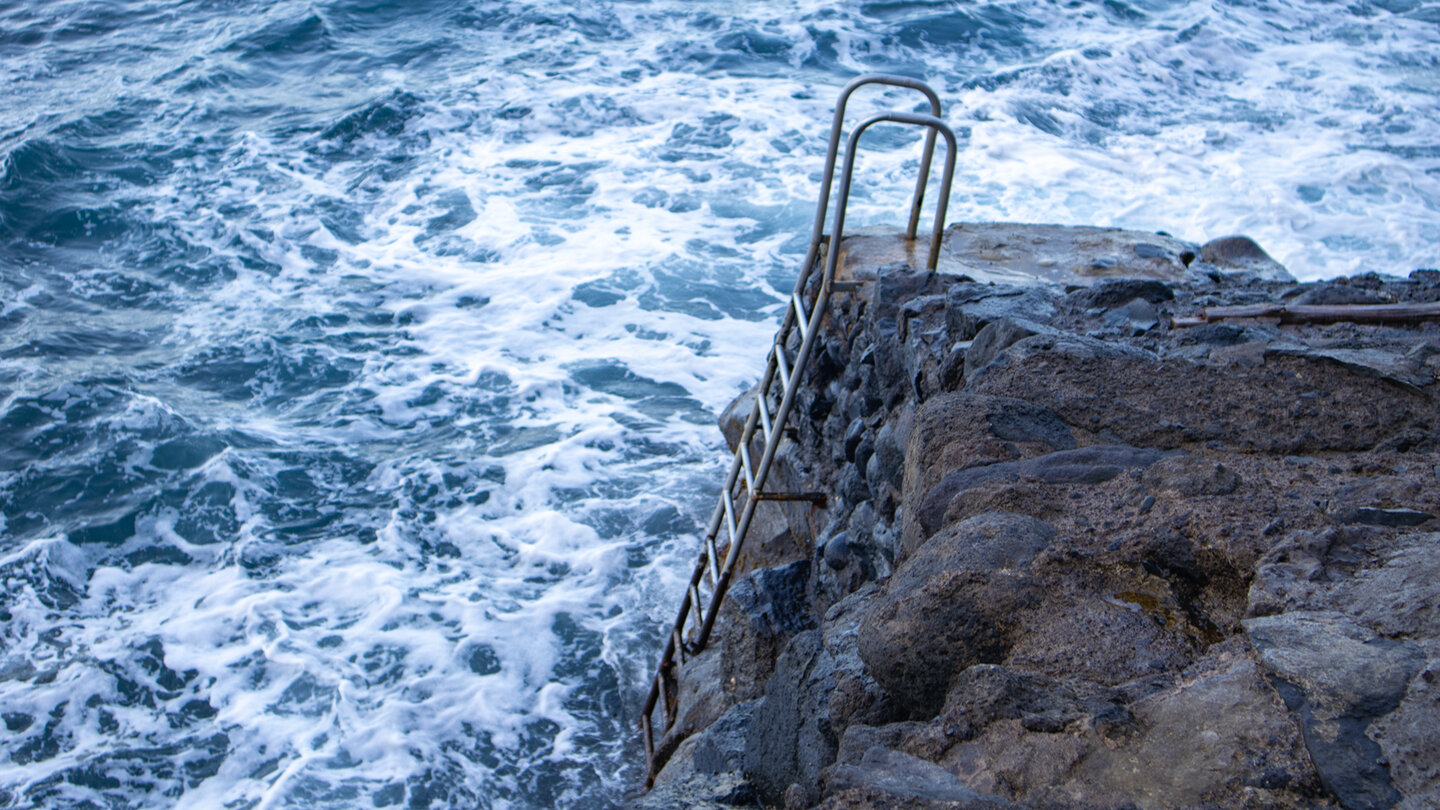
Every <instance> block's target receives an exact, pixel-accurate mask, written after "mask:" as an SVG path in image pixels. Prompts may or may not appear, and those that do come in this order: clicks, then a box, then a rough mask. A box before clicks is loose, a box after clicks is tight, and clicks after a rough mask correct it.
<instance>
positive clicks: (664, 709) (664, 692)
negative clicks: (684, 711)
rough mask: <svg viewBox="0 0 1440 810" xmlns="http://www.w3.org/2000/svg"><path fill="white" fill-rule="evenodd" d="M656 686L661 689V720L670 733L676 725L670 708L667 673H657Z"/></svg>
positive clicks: (661, 671) (662, 671)
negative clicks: (671, 728)
mask: <svg viewBox="0 0 1440 810" xmlns="http://www.w3.org/2000/svg"><path fill="white" fill-rule="evenodd" d="M655 684H656V685H657V686H659V687H660V719H661V721H662V722H663V723H664V724H665V730H666V731H669V730H670V726H672V725H674V723H675V717H674V715H673V712H672V710H671V708H670V690H669V688H667V686H666V683H665V671H664V670H660V671H659V672H656V673H655Z"/></svg>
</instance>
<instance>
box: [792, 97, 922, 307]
mask: <svg viewBox="0 0 1440 810" xmlns="http://www.w3.org/2000/svg"><path fill="white" fill-rule="evenodd" d="M867 84H885V85H890V86H892V87H903V88H907V89H910V90H916V91H919V92H920V93H922V94H924V96H925V98H926V99H927V100H928V101H929V102H930V114H931V115H932V116H934V117H935V118H939V117H940V99H939V97H938V96H936V95H935V91H934V90H932V89H930V86H929V85H927V84H925V83H924V82H922V81H920V80H919V79H912V78H910V77H909V76H897V75H894V74H890V73H867V74H865V75H864V76H858V77H856V78H854V79H851V80H850V83H849V84H847V85H845V87H844V89H842V90H841V91H840V100H839V101H838V102H836V105H835V116H834V119H833V120H832V121H831V123H830V142H829V145H828V146H827V147H826V151H825V169H824V171H822V172H821V173H820V201H819V202H818V203H817V204H816V206H815V224H814V226H813V227H812V229H811V232H810V248H809V249H808V250H807V251H806V253H805V262H804V264H801V265H800V276H799V277H798V278H797V279H796V280H795V292H797V293H800V292H803V291H804V289H805V284H806V282H807V281H809V278H810V270H811V268H812V267H813V266H814V265H815V260H816V259H817V258H818V257H819V255H820V241H821V239H822V238H824V236H825V216H826V214H828V213H829V205H830V186H831V184H832V182H833V181H834V179H835V161H836V158H837V156H838V154H839V151H840V133H841V131H842V130H843V129H844V126H845V107H846V105H847V104H848V103H849V101H850V96H851V94H852V93H854V92H855V91H856V90H858V89H860V88H861V87H864V86H865V85H867ZM852 137H853V135H852ZM934 151H935V133H934V131H933V130H932V131H931V132H930V134H929V136H928V137H927V138H926V139H925V151H924V153H923V155H922V156H921V158H920V179H919V180H918V181H916V184H915V198H914V200H913V201H912V202H911V205H910V223H909V228H908V230H907V233H908V234H909V237H910V238H911V239H914V238H915V232H916V228H917V226H918V225H919V222H920V206H921V202H922V201H923V200H924V197H925V184H926V182H927V178H928V177H929V175H930V160H931V156H932V155H933V154H934ZM832 240H833V241H834V242H835V244H836V247H837V249H838V245H839V240H838V239H834V238H833V237H832ZM811 317H814V316H811Z"/></svg>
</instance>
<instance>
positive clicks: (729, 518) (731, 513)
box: [720, 492, 735, 543]
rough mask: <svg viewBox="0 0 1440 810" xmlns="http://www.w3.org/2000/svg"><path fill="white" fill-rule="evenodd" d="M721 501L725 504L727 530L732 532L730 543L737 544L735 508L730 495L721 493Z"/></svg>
mask: <svg viewBox="0 0 1440 810" xmlns="http://www.w3.org/2000/svg"><path fill="white" fill-rule="evenodd" d="M720 501H721V503H723V504H725V528H727V529H729V530H730V542H732V543H733V542H735V506H734V505H733V504H732V503H731V502H730V493H729V492H722V493H720Z"/></svg>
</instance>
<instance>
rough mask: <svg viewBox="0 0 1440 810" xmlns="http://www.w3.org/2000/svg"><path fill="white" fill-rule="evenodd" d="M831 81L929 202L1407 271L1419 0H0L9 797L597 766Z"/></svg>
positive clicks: (352, 790)
mask: <svg viewBox="0 0 1440 810" xmlns="http://www.w3.org/2000/svg"><path fill="white" fill-rule="evenodd" d="M870 71H886V72H893V73H902V74H906V75H910V76H915V77H918V78H921V79H923V80H925V81H927V82H930V83H931V84H932V85H933V86H934V87H935V88H936V89H937V90H938V91H939V93H940V96H941V99H942V101H943V102H944V103H945V118H946V120H947V121H949V122H950V123H951V125H952V126H954V127H955V129H956V132H957V133H958V135H959V136H960V143H961V147H960V154H959V168H958V173H957V178H956V182H955V190H954V193H953V196H952V199H951V207H950V211H951V219H952V220H953V221H961V220H1012V221H1032V222H1058V223H1066V224H1087V225H1115V226H1125V227H1130V228H1138V229H1155V230H1158V229H1163V230H1166V231H1169V232H1170V233H1172V234H1174V235H1175V236H1177V237H1180V238H1184V239H1190V240H1195V241H1201V240H1205V239H1208V238H1212V237H1218V236H1222V235H1227V234H1232V233H1246V234H1249V235H1251V236H1253V237H1255V238H1256V239H1257V240H1258V241H1259V242H1260V243H1261V244H1262V245H1263V246H1264V247H1265V248H1267V249H1268V250H1269V251H1270V253H1271V254H1272V255H1273V256H1275V258H1277V259H1279V260H1280V261H1281V262H1283V263H1285V264H1286V265H1287V266H1288V267H1289V268H1290V269H1291V271H1292V272H1294V273H1295V274H1297V275H1298V276H1300V277H1302V278H1318V277H1325V276H1331V275H1336V274H1340V273H1351V272H1365V271H1376V272H1381V273H1395V274H1405V273H1408V272H1409V271H1411V270H1413V269H1415V268H1417V267H1434V266H1436V265H1437V264H1440V257H1437V246H1440V216H1437V213H1440V211H1437V209H1440V139H1437V136H1436V133H1437V131H1440V103H1437V98H1440V6H1437V5H1435V4H1432V3H1424V2H1419V0H1373V1H1368V0H1359V1H1358V2H1356V3H1353V4H1349V5H1343V4H1337V3H1309V2H1287V1H1286V0H1261V1H1259V2H1254V1H1252V0H1228V1H1222V0H1217V1H1216V2H1195V3H1187V2H1171V1H1170V0H1135V1H1134V2H1122V1H1121V0H1105V2H1068V3H1055V2H1041V1H1040V0H1014V1H1012V2H999V3H960V2H927V1H923V0H917V1H916V2H846V3H829V2H817V1H816V0H790V1H789V2H769V3H747V4H729V3H712V2H689V1H683V2H682V0H629V1H627V2H593V1H587V2H580V1H579V0H549V2H544V3H540V2H521V1H520V0H433V1H432V2H413V3H412V2H405V3H401V2H393V0H392V1H391V2H386V0H313V1H311V2H300V1H299V0H277V1H276V2H265V3H259V2H253V1H252V0H208V1H202V2H186V3H180V2H173V0H167V1H165V2H160V1H158V0H135V1H133V2H132V1H130V0H115V1H113V2H77V1H75V0H56V1H54V2H44V3H38V2H13V0H12V1H10V2H0V87H3V88H4V89H3V93H0V583H3V587H0V626H3V629H0V717H3V723H4V729H3V730H0V807H4V808H11V807H15V808H19V807H55V808H61V807H63V808H72V807H74V808H80V807H84V808H102V807H103V808H121V807H125V808H133V807H190V808H282V807H304V808H352V807H410V808H425V807H480V808H504V807H516V808H540V807H609V806H614V805H616V804H618V803H619V802H621V801H622V800H623V799H624V797H625V796H626V795H627V792H630V791H634V790H635V789H636V788H637V786H638V783H639V781H640V779H641V774H642V772H643V765H642V755H641V749H640V745H639V742H638V737H637V735H636V734H635V727H636V722H637V720H638V716H637V712H638V706H639V702H640V701H641V700H642V699H643V696H644V686H645V684H646V682H647V679H648V676H649V673H650V671H651V670H650V668H651V667H652V666H653V665H654V662H655V658H656V656H657V654H658V650H659V645H660V638H661V624H662V623H663V622H666V621H668V620H669V619H670V618H671V617H672V616H673V611H674V609H675V607H676V605H677V598H678V594H679V590H680V587H681V583H682V581H683V578H684V577H685V576H687V575H688V567H689V565H690V564H691V562H692V561H693V559H694V555H695V554H696V550H697V548H698V538H697V534H698V532H699V531H701V528H702V524H704V523H705V522H706V520H707V519H708V515H709V510H710V508H711V505H712V501H711V498H713V495H714V493H715V492H716V489H717V486H718V479H719V477H720V475H721V473H722V472H723V465H724V460H723V458H722V447H721V441H720V437H719V434H718V432H717V431H716V429H715V427H714V421H715V416H716V413H717V412H718V411H719V410H720V409H721V408H723V407H724V405H725V404H726V403H727V402H728V401H729V400H730V399H731V398H732V397H733V396H734V395H735V394H737V393H739V392H740V391H742V390H743V389H744V388H745V387H746V386H748V385H750V384H753V382H754V381H755V380H756V378H757V376H758V374H759V372H760V371H761V363H762V362H763V359H764V349H765V346H766V343H767V341H768V340H769V339H770V336H771V334H772V330H773V329H774V327H775V325H776V321H777V318H778V316H779V314H780V313H781V311H782V310H781V303H780V302H781V296H782V295H783V294H785V293H786V292H787V291H788V290H789V288H790V285H791V284H792V283H793V278H794V274H795V273H796V271H797V263H798V261H799V260H800V258H801V256H802V255H803V253H804V250H805V246H806V238H807V235H808V231H809V226H810V217H811V212H812V210H813V206H814V203H815V195H816V190H817V188H818V181H819V175H818V173H819V170H820V168H821V165H822V162H823V150H824V146H825V137H826V134H827V132H828V121H829V116H830V113H831V105H832V104H833V101H834V98H835V95H836V92H837V91H838V89H839V88H840V87H841V86H842V85H843V84H844V83H845V82H846V81H848V80H849V79H850V78H852V77H854V76H856V75H858V74H861V73H864V72H870ZM916 101H917V97H916V96H915V95H914V94H913V93H907V92H899V91H896V92H888V93H886V92H881V91H879V90H875V89H873V88H872V89H870V90H867V91H865V92H863V93H862V94H861V95H860V96H857V98H856V100H855V102H854V103H855V109H856V115H857V116H858V115H860V114H864V113H866V112H871V111H875V110H880V109H888V108H899V109H905V110H914V109H923V108H922V107H920V106H918V105H917V104H916ZM919 137H920V136H919V134H918V133H915V132H913V131H908V130H904V129H895V128H892V129H883V128H882V129H877V130H875V131H874V134H873V136H871V137H870V139H869V140H868V141H867V143H866V146H865V148H864V150H863V153H862V160H861V163H860V167H859V170H858V173H857V180H856V190H855V196H854V204H853V206H852V209H851V222H853V223H855V224H857V225H865V224H894V223H898V222H899V220H900V218H901V217H902V216H903V211H904V209H905V206H906V201H907V195H908V188H909V186H910V184H911V183H912V182H913V173H914V172H915V170H916V166H917V165H918V151H919V150H918V145H917V144H918V139H919Z"/></svg>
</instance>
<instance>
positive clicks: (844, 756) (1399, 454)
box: [632, 225, 1440, 810]
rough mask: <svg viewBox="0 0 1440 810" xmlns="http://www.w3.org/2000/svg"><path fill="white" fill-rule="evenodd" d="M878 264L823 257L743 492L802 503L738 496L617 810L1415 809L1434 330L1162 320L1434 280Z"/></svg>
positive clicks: (1101, 251)
mask: <svg viewBox="0 0 1440 810" xmlns="http://www.w3.org/2000/svg"><path fill="white" fill-rule="evenodd" d="M1027 228H1028V230H1027ZM952 241H953V244H952ZM897 244H899V243H898V242H896V240H894V239H893V238H888V237H876V236H871V237H862V238H857V239H855V240H847V243H846V245H845V248H846V250H847V265H846V271H845V272H846V277H847V279H848V280H850V281H854V282H858V285H857V286H855V287H854V288H853V289H850V290H848V291H846V292H843V293H837V295H836V297H835V298H834V299H833V302H834V303H833V306H832V308H831V311H830V312H829V313H828V314H827V316H826V319H825V321H824V328H825V332H824V340H823V343H822V344H821V345H820V346H819V347H818V354H817V356H816V360H815V362H813V363H812V364H811V366H810V370H809V373H808V376H809V379H808V382H809V385H808V386H807V387H806V389H805V391H804V394H803V396H802V398H801V399H800V401H799V403H798V404H797V408H798V410H799V413H800V414H801V418H800V419H799V420H798V421H799V429H798V432H797V434H796V436H795V437H794V441H793V442H790V443H788V444H786V445H785V446H784V447H783V449H782V450H781V453H780V455H779V456H778V461H777V465H776V468H775V472H774V473H773V475H772V479H771V481H772V487H776V488H784V489H793V490H796V491H815V490H818V491H823V492H826V493H828V494H829V495H830V499H829V503H828V507H827V508H825V509H817V508H812V507H809V506H807V505H803V504H786V505H772V504H765V505H763V506H762V508H761V509H762V511H761V512H759V513H758V514H757V520H756V522H755V524H754V526H753V528H752V529H751V532H750V535H749V538H748V539H747V547H746V553H745V555H744V557H743V566H744V570H745V572H746V573H745V574H744V575H743V576H741V577H739V578H738V579H737V581H736V583H735V585H734V587H733V589H732V591H731V595H730V598H729V599H727V601H726V603H725V607H724V614H723V615H722V619H721V621H720V623H719V625H718V628H717V635H716V639H715V641H714V642H712V644H711V646H710V647H709V649H707V650H706V651H705V652H704V653H703V654H701V655H700V656H697V657H694V658H691V659H689V660H687V661H686V662H685V664H684V665H683V671H682V672H681V673H680V690H679V693H680V698H679V703H678V716H679V720H678V722H677V723H676V725H675V727H674V729H672V731H671V733H670V734H669V735H667V737H666V739H665V740H663V741H662V743H661V745H660V749H659V750H660V752H661V755H662V756H663V757H664V758H665V760H666V762H665V765H664V768H663V770H662V771H661V772H660V774H659V776H658V779H657V784H656V786H655V788H654V789H653V790H652V791H651V792H650V793H648V794H646V795H644V796H637V797H636V798H635V799H634V800H633V801H632V805H633V806H635V807H640V808H658V807H696V808H703V807H714V808H720V807H755V806H757V805H760V806H764V807H769V808H787V810H793V808H809V807H821V808H827V810H838V808H882V807H883V808H932V807H933V808H1002V807H1022V808H1052V807H1053V808H1091V807H1093V808H1184V807H1195V808H1199V807H1246V808H1251V807H1254V808H1260V807H1283V808H1291V807H1294V808H1301V807H1304V808H1310V807H1345V808H1366V809H1368V808H1389V807H1399V808H1410V809H1413V810H1419V808H1433V807H1440V520H1437V519H1436V516H1437V515H1440V384H1437V373H1440V324H1437V323H1435V322H1429V323H1420V324H1412V325H1401V326H1396V325H1386V324H1357V323H1336V324H1330V325H1323V326H1322V325H1309V324H1299V325H1280V324H1278V323H1276V322H1270V321H1264V320H1242V321H1220V322H1216V323H1210V324H1207V325H1202V326H1193V327H1188V328H1178V327H1176V326H1175V325H1174V319H1176V318H1183V317H1188V316H1193V315H1194V314H1196V313H1197V312H1198V311H1200V310H1201V309H1202V308H1204V307H1211V306H1219V305H1238V304H1254V303H1267V302H1290V303H1310V304H1340V305H1343V304H1375V303H1419V302H1434V301H1440V272H1437V271H1435V270H1419V271H1416V272H1414V273H1411V274H1410V275H1409V277H1408V278H1401V277H1394V276H1380V275H1375V274H1367V275H1361V276H1354V277H1351V278H1342V279H1336V280H1333V281H1329V282H1319V283H1307V284H1300V283H1297V282H1295V281H1294V280H1293V279H1292V278H1291V277H1290V276H1289V274H1288V273H1286V272H1285V271H1284V268H1282V267H1280V266H1279V265H1278V264H1276V263H1275V262H1274V261H1273V260H1271V259H1270V258H1269V257H1268V256H1266V255H1265V253H1264V251H1263V250H1261V249H1260V248H1259V246H1257V245H1255V243H1254V242H1252V241H1250V240H1249V239H1245V238H1244V237H1229V238H1226V239H1220V240H1216V241H1214V242H1211V243H1209V244H1206V245H1187V244H1185V243H1181V242H1178V241H1176V240H1172V239H1169V238H1168V237H1164V236H1163V235H1160V236H1157V235H1155V234H1138V233H1129V232H1125V231H1115V230H1105V231H1101V230H1100V229H1064V228H1055V227H1053V226H1016V225H1003V226H991V227H990V228H989V229H988V230H987V229H986V226H976V225H965V226H956V227H954V228H952V229H951V230H950V232H949V233H948V234H947V244H946V255H948V256H949V257H950V259H949V260H948V264H947V263H942V266H941V268H940V272H937V273H927V272H919V271H916V270H915V269H913V267H912V266H910V264H907V263H906V262H905V261H904V260H903V256H902V257H901V260H899V261H893V262H890V263H885V260H886V257H887V256H888V257H890V258H894V256H895V255H896V245H897ZM902 247H903V246H902ZM1087 250H1089V251H1091V252H1090V254H1089V255H1086V251H1087ZM900 252H901V253H903V252H904V251H903V250H902V251H900ZM987 257H989V258H987ZM992 259H993V261H994V262H995V263H996V267H998V268H999V269H998V270H995V272H992V273H991V274H990V275H989V277H988V278H987V277H986V273H985V272H982V271H983V270H984V265H985V262H987V261H990V260H992ZM992 270H994V268H992ZM962 271H964V272H962ZM972 271H973V272H972ZM1026 273H1029V275H1028V276H1026ZM748 401H749V400H746V399H745V398H744V397H742V398H741V400H739V401H737V405H736V406H735V407H733V408H732V409H730V410H729V411H727V413H726V414H725V416H723V417H722V430H724V432H725V433H726V435H727V437H729V440H730V442H731V443H732V445H733V443H734V442H735V441H736V440H737V437H738V435H739V430H738V424H737V420H739V419H740V418H742V417H743V416H744V415H745V411H746V408H748ZM772 507H773V508H772Z"/></svg>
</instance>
